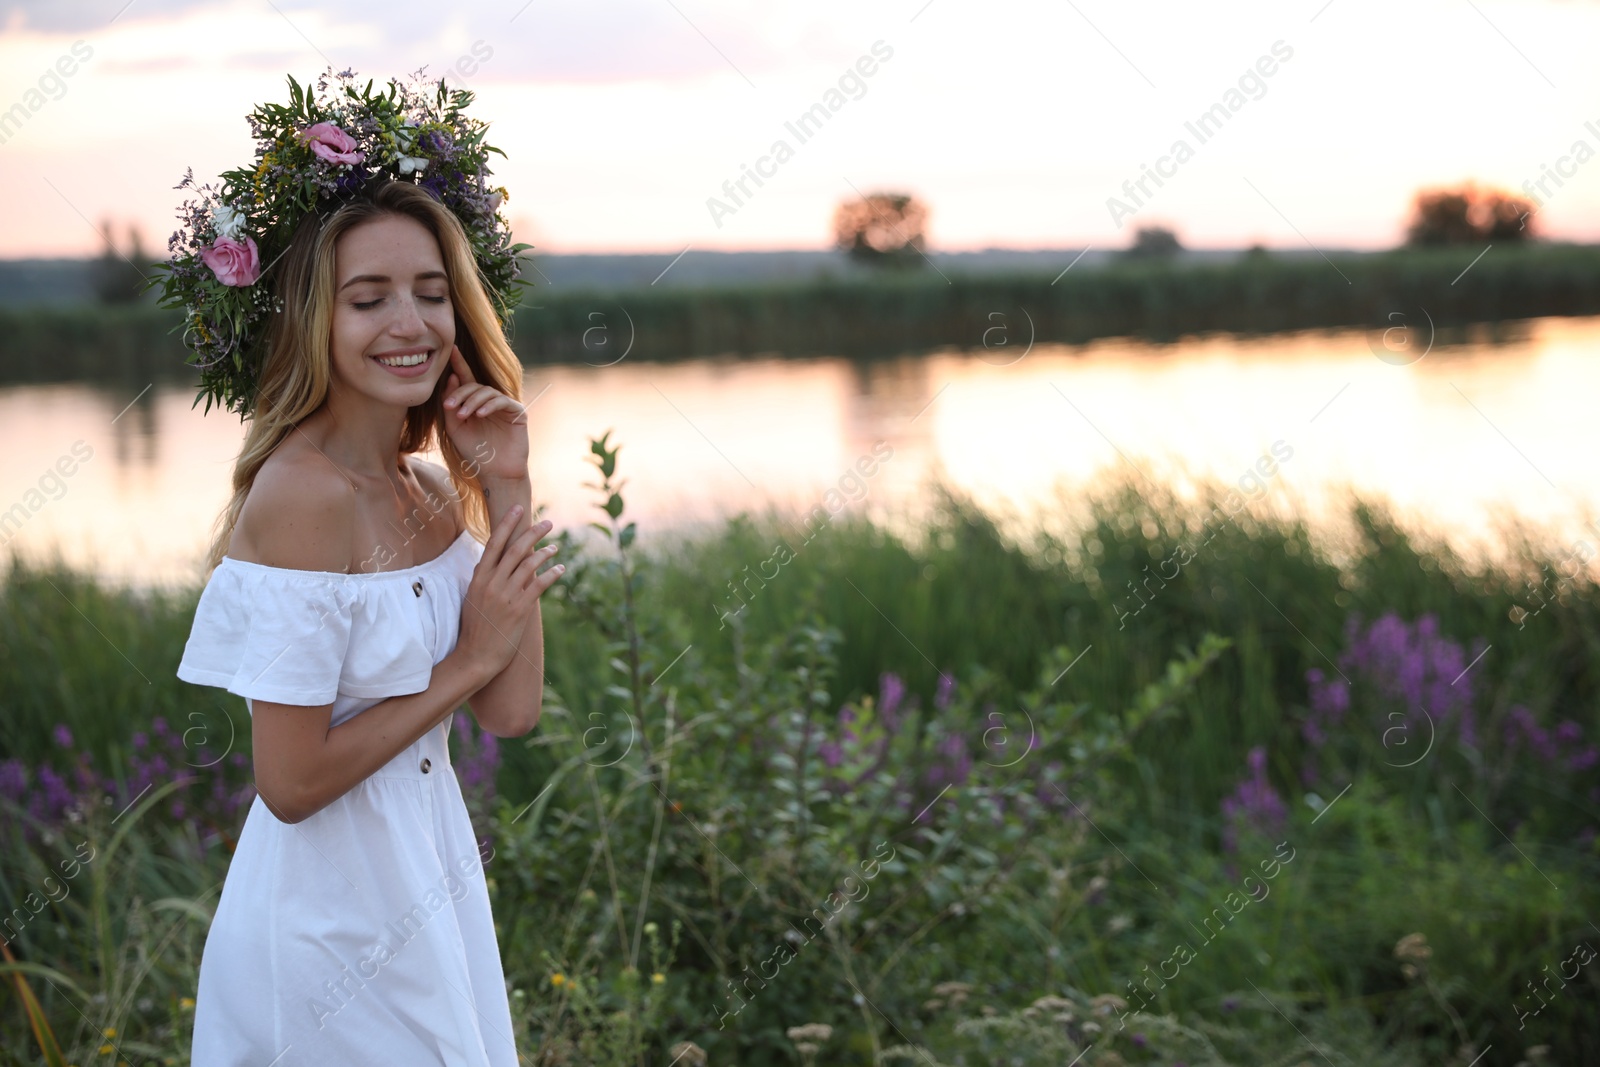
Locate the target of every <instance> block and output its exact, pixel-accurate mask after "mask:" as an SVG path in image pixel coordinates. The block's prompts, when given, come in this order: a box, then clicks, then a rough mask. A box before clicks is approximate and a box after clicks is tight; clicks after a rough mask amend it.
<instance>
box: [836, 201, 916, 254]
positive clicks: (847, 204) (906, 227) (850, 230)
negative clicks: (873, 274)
mask: <svg viewBox="0 0 1600 1067" xmlns="http://www.w3.org/2000/svg"><path fill="white" fill-rule="evenodd" d="M927 222H928V208H927V205H925V204H923V203H922V201H920V200H918V199H917V198H916V197H914V196H912V195H911V194H910V193H895V192H882V193H869V194H867V195H866V196H865V197H857V198H855V199H853V200H844V201H841V202H840V203H839V206H838V207H837V208H835V209H834V212H833V236H834V246H835V247H836V248H839V249H841V250H842V251H844V252H847V253H849V255H850V258H851V259H853V260H855V261H856V262H858V263H866V264H868V265H871V266H875V267H920V266H921V265H922V264H923V262H924V259H923V255H922V253H923V249H924V247H925V246H926V244H927V235H926V234H925V232H924V228H925V227H926V225H927Z"/></svg>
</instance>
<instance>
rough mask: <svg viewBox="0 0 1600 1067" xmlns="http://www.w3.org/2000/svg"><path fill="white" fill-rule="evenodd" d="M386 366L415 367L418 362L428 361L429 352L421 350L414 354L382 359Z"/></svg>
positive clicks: (381, 361)
mask: <svg viewBox="0 0 1600 1067" xmlns="http://www.w3.org/2000/svg"><path fill="white" fill-rule="evenodd" d="M378 362H379V363H382V364H383V365H384V366H385V367H415V366H416V365H417V364H418V363H426V362H428V353H426V352H421V353H418V354H417V355H414V356H395V357H394V358H393V359H380V360H378Z"/></svg>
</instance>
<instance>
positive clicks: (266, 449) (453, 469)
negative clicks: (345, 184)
mask: <svg viewBox="0 0 1600 1067" xmlns="http://www.w3.org/2000/svg"><path fill="white" fill-rule="evenodd" d="M393 215H398V216H402V217H405V218H411V219H415V220H416V221H417V222H419V223H421V224H422V225H423V226H424V227H425V228H426V229H427V230H428V232H429V233H431V234H433V236H434V238H435V240H437V241H438V242H439V251H440V253H441V257H442V258H443V260H444V271H445V274H446V275H447V276H448V278H449V287H450V303H451V305H452V306H453V309H454V311H455V320H456V346H457V347H459V348H460V349H461V355H462V357H463V358H464V359H465V360H466V361H467V366H468V367H470V368H471V369H472V375H473V377H474V378H476V379H477V380H478V381H479V382H481V383H483V384H485V385H490V386H493V387H494V388H496V389H498V390H500V392H502V393H504V394H506V395H507V396H509V397H510V398H511V399H513V400H516V401H519V402H520V401H521V400H522V363H521V361H520V360H518V359H517V356H516V354H515V353H514V352H512V351H511V346H510V345H509V344H508V343H507V342H506V338H505V334H504V332H503V331H502V329H501V326H500V319H499V317H498V315H496V313H495V310H494V305H493V304H492V303H491V302H490V300H489V295H488V293H487V292H486V287H487V285H488V283H487V282H486V281H485V280H484V278H483V275H482V273H481V272H480V271H479V269H478V263H477V259H476V258H475V257H474V255H473V253H472V245H471V243H470V242H469V241H468V238H467V234H466V231H465V230H464V229H463V228H462V226H461V222H460V220H459V219H457V218H456V216H455V213H454V212H452V211H451V210H450V209H449V208H447V207H445V206H444V205H443V204H441V203H439V201H437V200H435V199H434V198H433V196H432V195H431V194H430V193H428V192H427V191H426V190H424V189H422V188H421V187H419V186H417V185H414V184H412V183H410V182H402V181H393V180H390V181H386V182H383V183H381V184H378V185H377V187H376V188H375V189H372V190H370V191H368V192H367V193H365V194H363V195H362V196H361V197H360V198H359V199H356V200H352V201H350V202H348V203H346V204H344V205H342V206H341V207H339V208H337V209H336V210H334V211H333V212H332V213H331V214H329V215H327V216H325V217H324V216H320V215H318V214H315V213H313V214H310V215H307V216H306V217H305V219H303V220H302V221H301V223H300V225H299V228H298V229H296V231H295V234H294V237H293V238H292V239H291V241H290V242H289V247H288V249H287V250H286V251H285V252H284V255H283V258H282V263H281V266H282V269H281V271H280V272H279V274H278V278H277V285H276V288H275V292H276V295H277V297H278V298H279V300H280V302H281V305H282V307H281V310H279V311H278V312H277V313H276V314H274V315H273V317H272V324H271V326H270V327H269V328H268V331H267V334H266V343H265V347H266V351H265V355H264V356H263V358H262V362H261V373H260V376H259V378H258V380H257V382H256V395H255V401H254V408H253V410H252V411H251V413H250V418H249V424H248V425H249V428H248V429H247V430H246V431H245V439H244V445H243V446H242V447H241V448H240V450H239V456H238V459H237V460H235V462H234V466H233V498H232V499H231V500H230V501H229V502H228V506H227V507H226V508H225V509H224V510H223V511H222V513H221V514H220V515H219V516H218V517H217V521H216V523H215V526H214V529H213V534H212V540H211V547H210V550H209V551H208V553H207V556H206V577H207V578H209V577H210V574H211V572H212V570H214V569H215V568H216V566H217V565H218V563H220V562H221V561H222V557H223V555H224V554H225V553H226V552H227V548H228V542H229V541H230V540H231V539H232V537H233V529H234V526H235V525H236V524H237V523H238V521H239V514H240V512H241V511H243V510H244V502H245V497H246V496H247V495H248V494H249V492H250V487H251V486H252V485H253V484H255V478H256V473H257V472H258V471H260V470H261V466H262V464H264V463H265V462H266V460H267V457H268V456H270V455H272V453H273V450H274V449H276V448H277V447H278V445H279V444H280V443H282V441H283V439H284V438H285V437H287V436H289V434H290V432H292V431H293V430H294V428H295V426H296V425H297V424H298V423H299V422H300V421H301V420H302V419H304V418H306V417H307V416H308V415H310V414H312V413H313V412H315V411H316V410H317V409H318V408H320V407H321V406H322V403H323V401H324V400H325V399H327V396H328V386H329V382H330V380H331V378H332V373H333V371H332V346H331V338H332V332H333V303H334V287H335V284H336V282H337V279H336V276H335V273H334V245H335V243H336V242H337V241H338V239H339V237H340V236H342V235H343V234H345V233H348V232H349V231H350V230H351V229H353V228H354V227H356V226H359V225H360V224H362V223H364V222H370V221H372V220H374V219H379V218H383V217H385V216H393ZM448 380H449V375H448V374H442V375H440V377H439V384H438V387H437V388H436V389H435V390H434V392H433V396H431V397H430V398H429V399H428V400H427V402H425V403H423V404H419V405H417V406H416V407H414V408H411V409H409V410H408V411H407V412H406V423H405V429H404V430H403V431H402V432H401V435H400V451H401V453H402V454H404V453H410V452H417V451H420V450H423V449H426V448H428V447H429V446H430V445H432V444H433V442H434V441H435V439H437V441H438V445H439V451H440V453H441V454H442V455H443V457H444V460H445V466H446V468H447V469H448V470H449V472H450V481H451V484H452V485H453V487H454V489H455V493H456V495H457V496H458V497H460V498H461V501H462V507H463V510H464V512H465V514H466V521H467V528H468V529H470V530H471V531H472V532H473V533H474V534H475V535H476V536H477V537H478V539H479V540H480V541H486V540H488V537H489V506H488V502H487V500H486V499H485V497H484V493H483V486H482V483H481V482H480V481H479V479H478V478H477V477H476V476H475V475H472V474H469V473H468V470H467V466H466V462H465V460H464V458H463V457H462V455H461V454H460V453H459V452H458V451H457V450H456V448H455V446H454V445H453V444H452V443H451V441H450V437H449V435H448V434H446V433H443V432H441V427H442V425H443V420H444V414H443V412H444V408H443V403H444V393H445V382H446V381H448ZM473 469H474V470H475V469H476V468H475V467H474V468H473Z"/></svg>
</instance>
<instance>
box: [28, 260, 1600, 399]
mask: <svg viewBox="0 0 1600 1067" xmlns="http://www.w3.org/2000/svg"><path fill="white" fill-rule="evenodd" d="M1482 251H1483V249H1470V250H1461V249H1445V250H1436V251H1404V250H1403V251H1395V252H1389V253H1381V254H1367V255H1349V254H1344V255H1336V256H1332V257H1330V258H1328V259H1324V258H1322V257H1320V256H1314V257H1295V258H1288V257H1281V256H1279V257H1275V256H1272V255H1269V254H1263V255H1259V256H1246V257H1244V258H1243V259H1240V260H1237V261H1235V262H1232V263H1220V264H1208V265H1205V264H1203V265H1191V266H1177V265H1165V264H1162V263H1140V262H1122V263H1117V264H1114V265H1111V266H1105V267H1100V268H1095V269H1087V268H1085V269H1081V270H1071V271H1068V272H1066V273H1062V274H1058V275H1054V276H1052V275H1050V274H1037V275H1035V274H999V273H989V274H981V275H980V274H974V275H951V276H950V277H948V278H946V277H944V276H941V275H940V274H938V273H937V272H935V271H932V270H925V271H921V272H916V273H907V274H904V275H899V276H885V277H879V278H874V279H871V280H867V281H862V280H859V279H836V280H816V281H810V282H797V283H792V284H785V285H768V286H747V287H736V288H703V289H666V288H662V289H653V288H650V287H643V288H638V289H630V290H624V291H599V290H594V291H570V290H560V291H551V290H541V289H538V288H536V289H535V290H534V291H533V294H532V296H531V297H530V299H529V302H528V304H527V305H525V306H524V307H523V308H522V309H520V310H519V312H518V314H517V317H516V322H515V330H514V346H515V348H516V350H517V352H518V354H519V355H520V356H521V357H522V359H523V361H524V362H525V363H529V364H536V363H574V364H589V365H593V366H605V365H608V364H611V363H614V362H616V361H618V360H620V359H623V358H627V359H633V360H672V359H688V358H696V357H703V356H719V355H728V354H732V355H753V354H762V355H780V356H796V357H799V356H815V355H831V356H846V357H851V358H862V359H871V358H882V357H889V356H899V355H902V354H905V353H910V352H922V351H929V350H933V349H938V348H946V347H957V348H962V349H972V350H978V351H983V350H984V349H986V348H987V349H989V350H991V351H1001V350H1003V351H1004V352H1006V353H1007V354H1010V353H1019V352H1021V351H1022V350H1023V349H1024V348H1025V347H1026V345H1027V344H1028V343H1029V341H1030V340H1031V341H1034V342H1044V341H1059V342H1069V343H1079V342H1084V341H1089V340H1093V339H1095V338H1098V337H1108V336H1134V337H1144V338H1149V339H1154V340H1160V341H1168V340H1176V339H1177V338H1179V337H1182V336H1184V335H1188V334H1197V333H1206V332H1214V331H1229V332H1238V333H1265V332H1270V331H1275V330H1290V329H1305V328H1315V327H1339V326H1355V327H1367V328H1370V329H1372V330H1374V331H1382V330H1384V329H1387V328H1390V327H1394V326H1396V325H1397V324H1406V325H1411V326H1415V327H1417V328H1418V329H1427V330H1435V331H1449V330H1451V329H1453V328H1455V327H1459V326H1462V325H1464V324H1467V323H1477V322H1497V321H1503V320H1511V319H1521V318H1533V317H1538V316H1546V315H1590V314H1596V313H1600V246H1587V245H1532V246H1528V247H1520V248H1519V247H1512V246H1507V247H1504V248H1501V247H1495V248H1491V249H1489V250H1488V251H1487V253H1486V254H1484V255H1483V256H1482V258H1481V259H1478V260H1476V261H1475V262H1474V260H1473V257H1474V256H1476V255H1477V254H1478V253H1479V252H1482ZM176 321H177V320H176V319H175V318H174V317H173V315H172V313H170V312H166V311H162V310H161V309H158V308H153V307H144V306H138V307H129V308H107V307H100V306H85V307H81V308H44V307H40V308H32V309H0V385H6V384H15V383H22V382H47V381H48V382H56V381H80V380H94V381H103V382H114V383H121V384H123V385H132V386H133V387H134V389H135V390H138V389H141V388H143V387H144V385H145V384H147V383H149V382H150V381H179V380H187V379H188V378H189V377H190V376H192V371H191V370H189V369H187V368H186V367H185V364H184V358H183V352H182V350H181V348H180V346H179V343H178V339H177V335H176V334H175V333H173V332H172V330H173V326H174V324H175V323H176Z"/></svg>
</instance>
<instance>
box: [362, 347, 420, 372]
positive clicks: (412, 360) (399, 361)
mask: <svg viewBox="0 0 1600 1067" xmlns="http://www.w3.org/2000/svg"><path fill="white" fill-rule="evenodd" d="M371 358H372V360H373V362H375V363H377V364H378V365H379V366H381V367H383V368H384V369H385V370H387V371H388V372H389V373H391V374H397V375H399V376H401V377H402V378H415V377H417V376H419V375H421V374H422V373H423V372H424V371H426V370H427V367H428V361H429V360H431V359H432V358H433V351H432V349H427V348H417V349H412V350H411V351H401V352H391V353H388V354H386V355H383V356H373V357H371Z"/></svg>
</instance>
